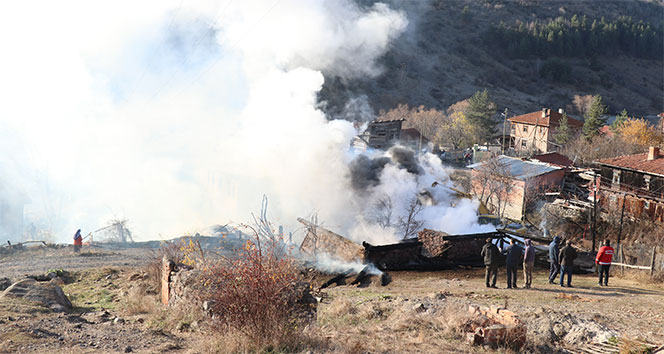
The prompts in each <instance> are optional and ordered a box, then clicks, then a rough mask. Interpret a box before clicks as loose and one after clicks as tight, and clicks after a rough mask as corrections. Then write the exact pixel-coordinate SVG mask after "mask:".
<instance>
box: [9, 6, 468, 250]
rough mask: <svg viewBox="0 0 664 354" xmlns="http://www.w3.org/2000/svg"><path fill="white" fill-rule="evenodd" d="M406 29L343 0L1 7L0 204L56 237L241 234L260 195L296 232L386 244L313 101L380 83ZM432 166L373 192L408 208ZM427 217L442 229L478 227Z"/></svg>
mask: <svg viewBox="0 0 664 354" xmlns="http://www.w3.org/2000/svg"><path fill="white" fill-rule="evenodd" d="M27 19H29V21H28V20H27ZM407 25H408V21H407V19H406V18H405V15H404V14H403V13H402V12H400V11H398V10H395V9H391V8H389V7H388V6H387V5H385V4H381V3H377V4H375V5H373V6H370V7H360V6H358V5H357V4H355V3H354V2H353V1H351V0H340V1H333V2H330V1H322V0H319V1H310V0H307V1H304V0H302V1H298V0H290V1H289V0H282V1H274V0H266V1H241V2H240V1H235V2H233V1H224V2H220V3H218V2H208V1H203V0H201V1H184V2H183V1H179V0H172V1H164V0H159V1H156V0H155V1H141V2H138V3H137V2H135V1H116V2H113V3H108V4H99V3H94V4H93V3H91V2H88V1H71V2H64V3H63V2H58V3H57V4H56V3H53V2H47V1H45V2H38V3H33V2H14V3H3V4H2V5H0V39H1V40H2V42H3V46H4V50H3V52H4V53H5V55H3V56H2V57H0V77H2V80H0V97H2V98H3V99H2V101H3V104H2V105H1V106H0V129H1V130H0V139H1V140H2V141H3V145H2V148H3V153H4V154H3V158H2V159H0V163H1V164H2V165H0V170H2V171H3V173H2V174H1V175H0V184H1V185H2V186H8V187H5V188H9V189H12V190H20V191H21V195H23V196H25V197H17V196H16V194H15V193H13V194H7V195H6V196H0V197H3V198H4V203H5V204H12V205H14V206H16V208H21V209H24V210H25V215H26V219H25V224H24V225H22V227H23V228H24V229H26V230H27V229H29V228H36V229H41V230H47V231H50V232H52V233H53V234H54V236H55V237H56V238H57V239H58V240H59V241H65V240H68V239H69V238H70V236H71V234H73V232H74V231H75V230H76V229H78V228H81V229H83V232H84V233H86V232H88V231H91V230H94V229H96V228H98V227H101V226H104V225H105V223H106V222H107V221H108V220H109V219H111V218H114V217H118V218H127V219H129V220H130V227H131V228H133V230H134V232H135V235H136V236H137V238H138V239H143V240H145V239H154V238H159V237H173V236H178V235H181V234H182V233H186V232H195V231H199V230H204V228H205V227H207V226H209V225H212V224H219V223H221V224H224V223H226V222H229V221H234V222H241V221H245V220H247V216H248V213H249V212H250V211H255V210H256V209H258V207H259V205H260V200H261V196H262V195H263V194H266V195H267V196H268V197H269V198H270V209H269V216H270V217H271V218H273V219H274V221H275V222H276V223H279V224H284V225H286V226H287V228H290V229H292V230H295V229H296V228H297V225H295V224H296V223H295V217H296V216H307V215H308V214H310V213H317V214H318V216H319V219H320V220H322V221H324V223H325V225H326V226H328V227H330V228H332V229H336V230H340V231H341V232H342V233H345V232H347V233H348V234H349V235H352V236H353V238H355V239H356V240H363V239H366V240H370V241H373V242H374V243H383V242H387V241H391V240H393V239H394V238H395V237H397V236H395V235H394V233H391V234H390V233H389V232H388V234H387V235H384V230H383V231H381V233H372V232H368V231H367V230H368V229H369V228H372V227H373V226H372V225H370V224H368V223H367V222H366V220H365V218H364V217H363V216H362V215H363V212H364V208H367V207H368V206H370V203H369V202H371V201H373V199H372V197H362V198H360V197H359V196H358V195H357V194H356V193H355V192H354V191H353V189H352V188H351V187H350V184H349V170H348V164H349V162H350V161H351V160H352V159H353V158H354V156H353V154H352V153H351V152H349V149H348V144H349V141H350V139H351V138H352V137H353V136H354V135H355V134H356V133H357V132H356V131H355V129H354V128H353V126H352V125H351V123H349V122H347V121H342V120H336V121H328V120H327V119H326V117H325V114H324V112H323V111H321V110H320V109H318V108H317V107H319V106H320V105H319V103H318V102H316V94H317V92H318V91H319V90H320V89H321V87H322V84H323V80H324V79H323V73H325V74H331V75H339V76H341V77H344V78H353V77H358V76H375V75H376V74H378V73H380V71H381V67H380V66H379V65H378V64H377V61H376V60H377V59H378V58H379V57H380V56H381V55H382V54H384V53H385V52H386V51H387V50H388V49H389V45H390V43H391V42H392V41H394V40H395V39H396V38H397V37H398V36H399V35H400V34H401V33H402V32H403V31H404V30H405V29H406V27H407ZM10 137H11V139H9V138H10ZM8 142H11V144H10V143H8ZM434 165H435V163H434ZM429 168H430V169H432V171H433V172H430V173H428V174H425V175H423V176H419V177H418V178H417V180H415V181H411V180H412V178H413V176H412V175H410V174H407V173H406V174H404V171H403V170H400V169H398V168H396V167H394V166H392V167H388V168H387V169H385V171H384V173H383V175H382V176H381V181H382V183H381V184H380V185H379V186H378V187H376V189H377V190H380V192H381V193H390V195H393V197H394V199H397V196H401V195H403V196H406V195H410V194H412V193H413V192H415V191H417V190H418V189H419V188H420V187H421V186H423V185H426V184H427V183H429V184H430V182H429V181H430V180H433V179H435V178H439V177H441V176H442V175H443V174H444V171H443V169H442V166H440V165H439V164H438V165H435V166H433V165H432V166H429ZM7 171H11V173H10V172H7ZM425 212H426V217H427V222H426V226H427V227H433V228H442V229H443V230H453V231H457V230H459V231H463V230H467V228H466V226H467V225H471V224H472V221H471V220H470V219H472V218H473V217H474V214H475V211H474V206H473V205H472V204H468V203H466V204H463V205H462V206H461V207H460V208H455V209H449V208H447V207H446V208H444V209H440V210H438V209H435V208H427V209H425ZM33 225H34V226H33ZM363 228H364V229H365V230H364V231H362V229H363ZM9 236H10V237H11V238H13V239H17V238H20V237H21V236H20V235H9Z"/></svg>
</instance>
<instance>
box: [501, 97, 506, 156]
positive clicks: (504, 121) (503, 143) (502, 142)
mask: <svg viewBox="0 0 664 354" xmlns="http://www.w3.org/2000/svg"><path fill="white" fill-rule="evenodd" d="M500 115H502V116H503V141H501V142H500V154H501V155H505V126H506V125H507V108H505V112H503V113H501V114H500Z"/></svg>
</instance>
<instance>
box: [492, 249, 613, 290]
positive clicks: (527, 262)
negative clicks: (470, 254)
mask: <svg viewBox="0 0 664 354" xmlns="http://www.w3.org/2000/svg"><path fill="white" fill-rule="evenodd" d="M524 243H525V249H522V248H521V246H519V245H518V244H516V243H515V241H514V239H510V243H509V245H508V246H506V247H503V249H502V251H501V250H499V249H498V246H496V245H495V244H493V243H492V239H491V238H487V239H486V243H485V244H484V247H482V257H484V265H485V266H486V275H485V283H486V287H487V288H496V279H497V277H498V266H499V264H500V258H501V257H502V256H505V270H506V272H507V288H508V289H513V288H516V287H517V285H516V274H517V270H518V268H519V267H520V266H521V265H522V267H523V280H524V286H523V287H524V288H526V289H530V288H531V286H532V280H533V268H534V266H535V248H534V247H533V245H532V242H531V240H529V239H526V240H525V242H524ZM561 246H562V247H561ZM613 252H614V250H613V248H612V247H611V244H610V242H609V240H608V239H607V240H605V241H604V246H602V247H601V248H600V249H599V251H598V252H597V256H596V257H595V263H596V264H597V269H598V273H599V285H600V286H602V285H604V286H608V284H609V268H610V267H611V260H612V257H613ZM576 258H577V251H576V249H575V248H574V247H573V246H572V240H567V241H563V240H562V239H561V238H560V236H555V237H554V238H553V241H552V242H551V243H550V244H549V262H550V263H549V264H550V271H549V284H555V283H554V281H555V280H556V277H557V276H558V274H560V280H559V284H560V286H562V287H565V286H567V287H572V271H573V269H574V260H575V259H576ZM565 277H567V282H566V283H567V285H565V281H564V280H565Z"/></svg>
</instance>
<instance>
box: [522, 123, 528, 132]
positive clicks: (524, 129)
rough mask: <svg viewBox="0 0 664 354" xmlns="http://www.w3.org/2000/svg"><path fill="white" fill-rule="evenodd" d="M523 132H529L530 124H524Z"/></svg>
mask: <svg viewBox="0 0 664 354" xmlns="http://www.w3.org/2000/svg"><path fill="white" fill-rule="evenodd" d="M523 132H524V133H527V132H528V126H527V125H524V126H523Z"/></svg>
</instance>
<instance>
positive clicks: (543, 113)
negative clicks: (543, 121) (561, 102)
mask: <svg viewBox="0 0 664 354" xmlns="http://www.w3.org/2000/svg"><path fill="white" fill-rule="evenodd" d="M546 111H547V109H546V108H542V118H546Z"/></svg>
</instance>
